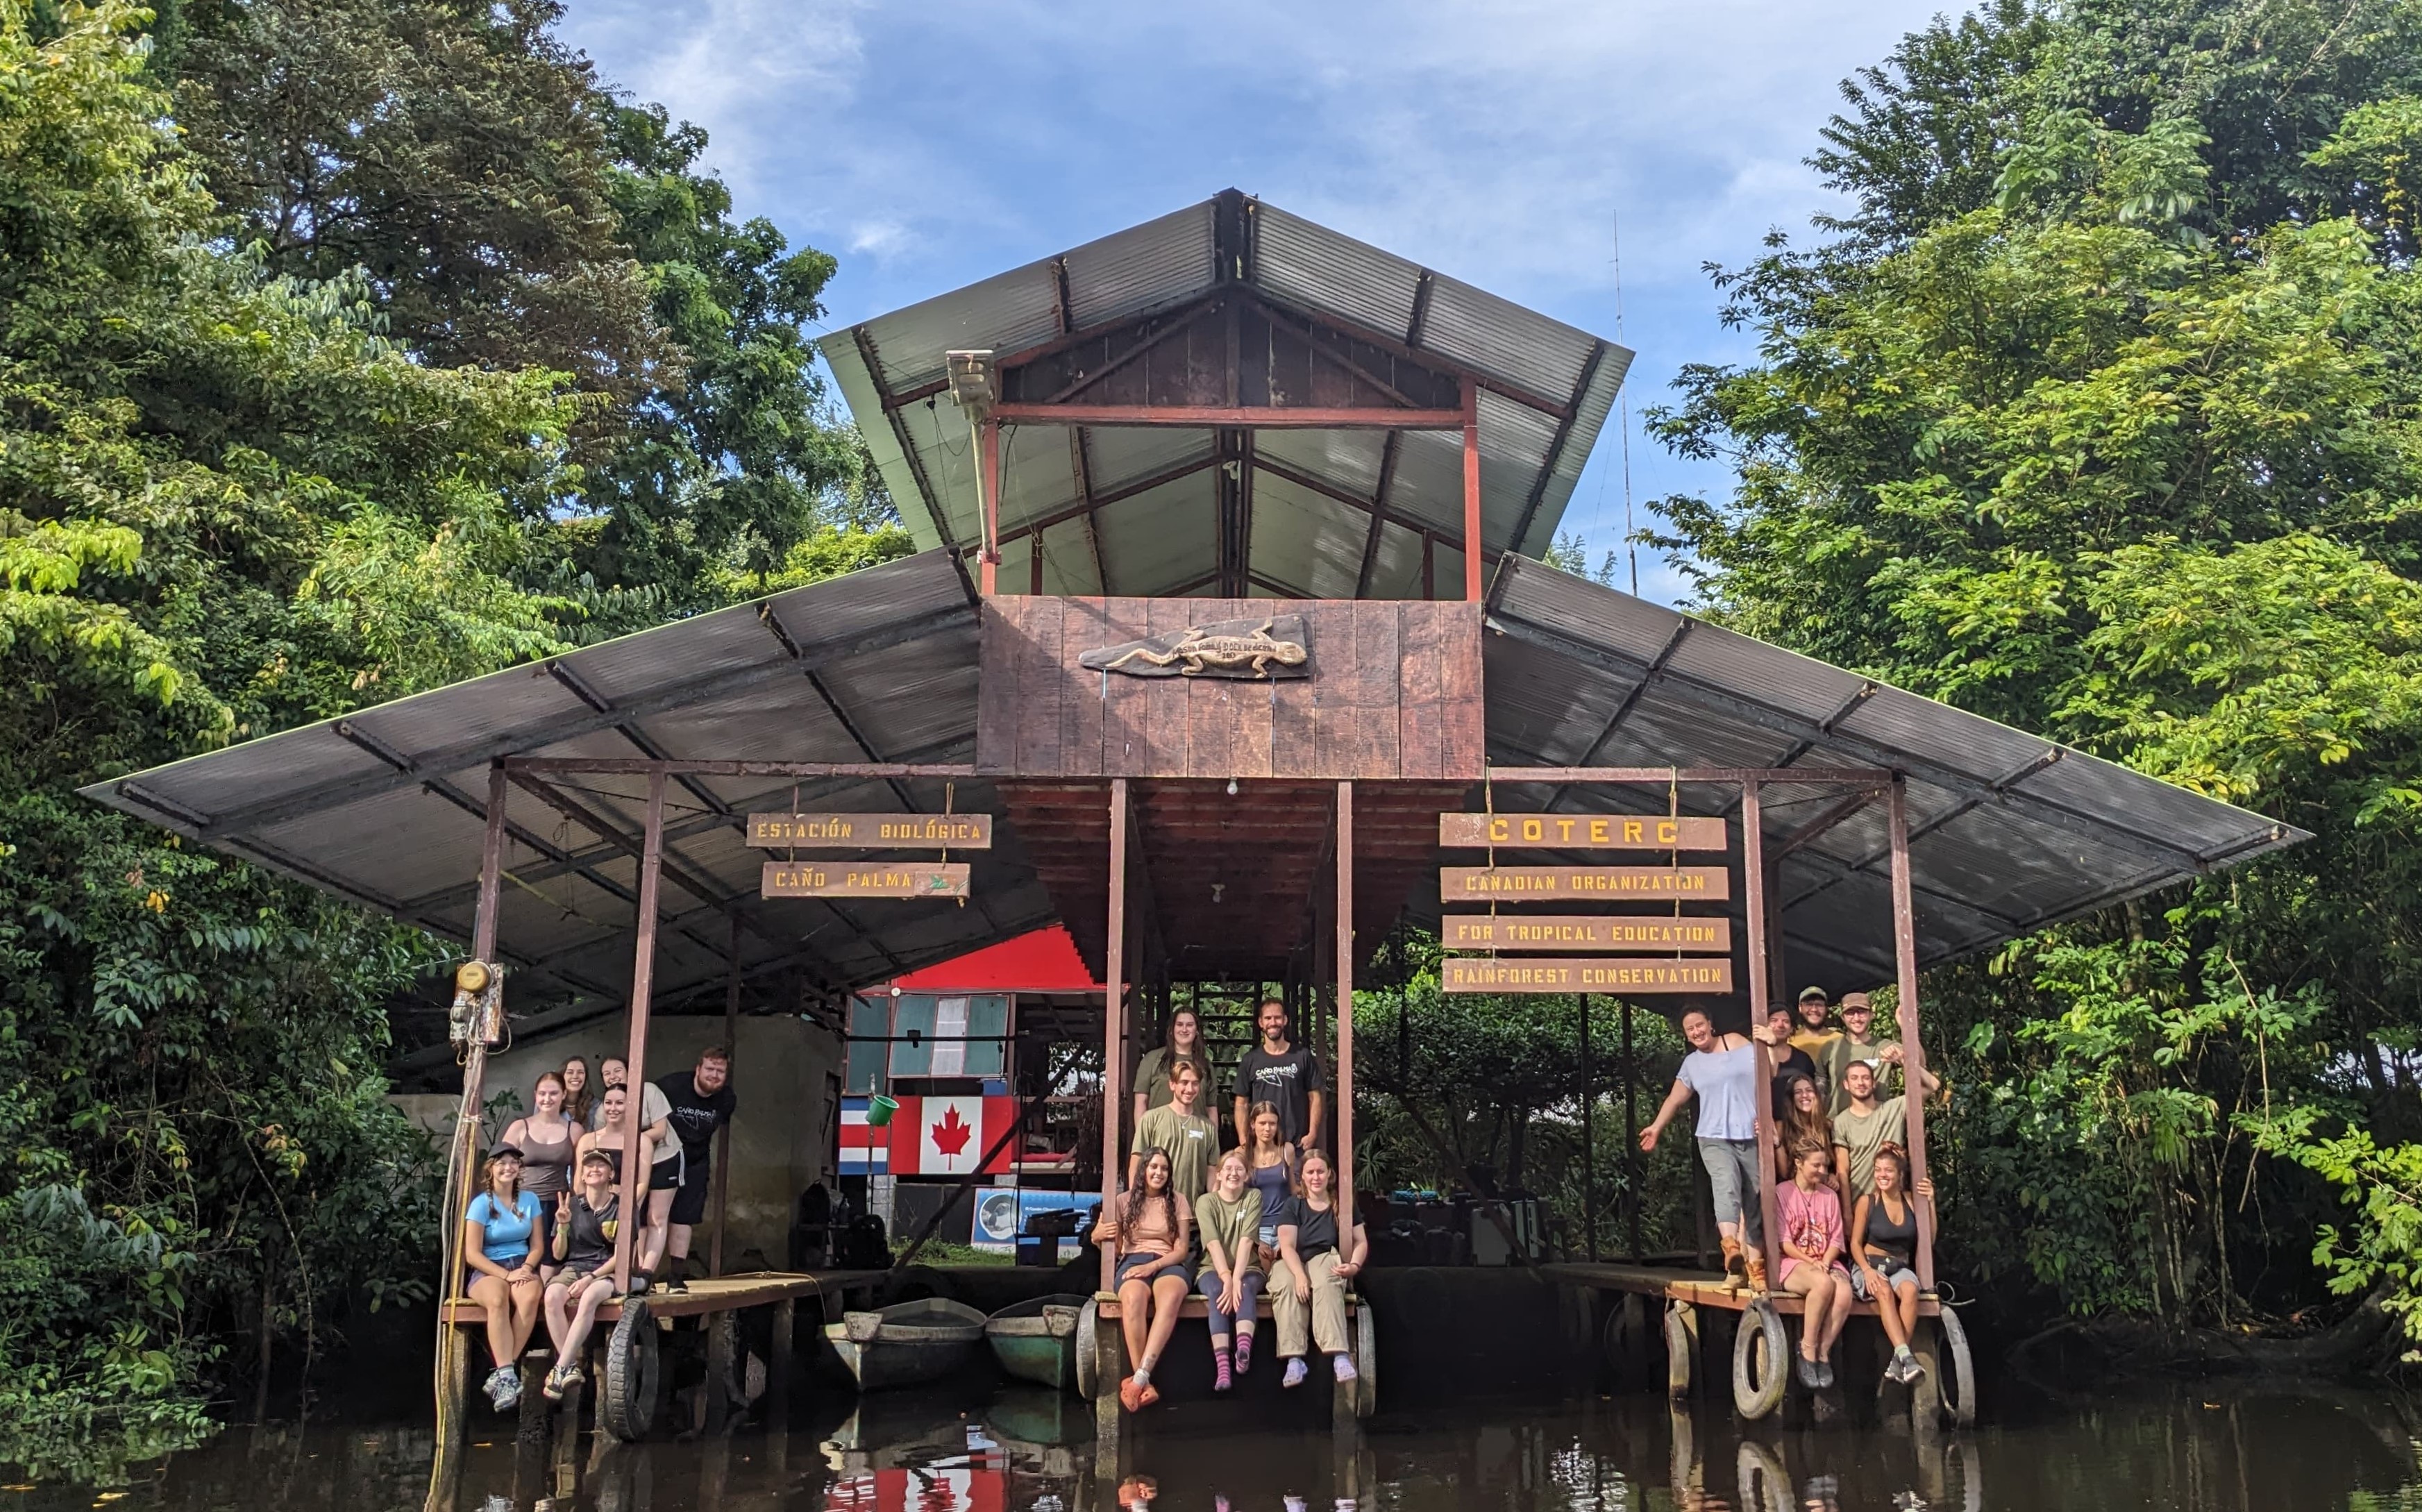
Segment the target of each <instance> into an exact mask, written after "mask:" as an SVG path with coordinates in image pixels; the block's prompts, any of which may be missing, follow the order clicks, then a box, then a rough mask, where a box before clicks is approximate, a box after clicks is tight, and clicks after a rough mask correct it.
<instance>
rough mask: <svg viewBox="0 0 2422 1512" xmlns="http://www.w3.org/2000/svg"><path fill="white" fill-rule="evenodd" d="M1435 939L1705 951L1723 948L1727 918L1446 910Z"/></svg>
mask: <svg viewBox="0 0 2422 1512" xmlns="http://www.w3.org/2000/svg"><path fill="white" fill-rule="evenodd" d="M1439 942H1440V943H1442V944H1443V945H1445V946H1446V948H1447V949H1448V950H1451V951H1711V952H1715V953H1730V952H1731V950H1732V948H1733V921H1731V920H1729V919H1653V918H1649V917H1646V916H1644V915H1640V914H1595V915H1593V914H1448V915H1446V916H1445V917H1444V918H1442V919H1440V920H1439Z"/></svg>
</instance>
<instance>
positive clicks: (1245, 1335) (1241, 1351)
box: [1236, 1329, 1253, 1376]
mask: <svg viewBox="0 0 2422 1512" xmlns="http://www.w3.org/2000/svg"><path fill="white" fill-rule="evenodd" d="M1251 1368H1253V1336H1252V1334H1251V1333H1250V1331H1246V1330H1244V1329H1238V1330H1237V1331H1236V1374H1237V1375H1239V1376H1241V1375H1243V1374H1244V1373H1245V1372H1246V1371H1248V1370H1250V1369H1251Z"/></svg>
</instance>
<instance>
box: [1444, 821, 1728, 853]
mask: <svg viewBox="0 0 2422 1512" xmlns="http://www.w3.org/2000/svg"><path fill="white" fill-rule="evenodd" d="M1725 843H1726V840H1725V836H1724V822H1723V821H1722V819H1686V818H1679V817H1669V816H1667V815H1664V814H1640V815H1631V814H1615V813H1609V814H1578V813H1442V814H1439V844H1441V845H1468V846H1471V847H1473V848H1475V849H1476V848H1478V847H1480V846H1484V845H1514V846H1536V847H1549V848H1552V849H1555V850H1686V851H1720V850H1722V849H1723V848H1724V846H1725Z"/></svg>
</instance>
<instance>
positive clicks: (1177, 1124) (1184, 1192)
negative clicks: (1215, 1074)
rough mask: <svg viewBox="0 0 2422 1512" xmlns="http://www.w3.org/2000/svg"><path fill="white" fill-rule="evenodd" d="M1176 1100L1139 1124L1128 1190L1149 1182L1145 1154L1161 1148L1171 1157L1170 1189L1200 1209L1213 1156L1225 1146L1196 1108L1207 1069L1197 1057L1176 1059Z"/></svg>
mask: <svg viewBox="0 0 2422 1512" xmlns="http://www.w3.org/2000/svg"><path fill="white" fill-rule="evenodd" d="M1169 1092H1170V1098H1171V1100H1170V1101H1168V1102H1166V1103H1163V1104H1161V1105H1160V1106H1159V1107H1158V1108H1156V1109H1153V1110H1151V1111H1150V1112H1147V1113H1145V1114H1144V1115H1143V1117H1142V1118H1140V1119H1139V1120H1138V1121H1137V1123H1136V1132H1135V1150H1134V1153H1133V1154H1131V1155H1129V1156H1128V1157H1127V1189H1128V1190H1129V1191H1133V1190H1135V1189H1136V1186H1137V1184H1138V1183H1139V1182H1140V1181H1142V1180H1143V1160H1144V1154H1145V1152H1147V1151H1150V1150H1160V1151H1163V1152H1165V1153H1166V1154H1167V1155H1168V1156H1169V1187H1170V1189H1171V1190H1172V1191H1174V1192H1175V1193H1177V1195H1178V1198H1179V1200H1180V1201H1182V1202H1184V1203H1185V1204H1186V1210H1187V1212H1189V1213H1190V1212H1192V1211H1193V1210H1194V1199H1195V1198H1197V1197H1200V1196H1202V1195H1203V1189H1204V1188H1205V1187H1207V1186H1209V1185H1210V1173H1211V1158H1212V1157H1213V1156H1214V1155H1216V1154H1218V1153H1219V1129H1218V1128H1217V1127H1215V1126H1213V1125H1212V1122H1211V1120H1209V1119H1207V1118H1205V1117H1203V1115H1202V1114H1201V1113H1199V1112H1197V1111H1195V1105H1196V1103H1197V1102H1198V1101H1199V1100H1200V1099H1201V1097H1202V1095H1203V1068H1202V1067H1201V1066H1199V1065H1196V1064H1195V1063H1193V1062H1191V1061H1172V1062H1171V1063H1170V1067H1169Z"/></svg>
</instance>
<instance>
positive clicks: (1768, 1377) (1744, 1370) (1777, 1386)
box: [1733, 1297, 1791, 1423]
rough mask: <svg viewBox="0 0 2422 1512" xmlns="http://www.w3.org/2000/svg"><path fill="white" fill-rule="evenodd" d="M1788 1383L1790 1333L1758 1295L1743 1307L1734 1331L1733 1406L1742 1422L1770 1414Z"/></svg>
mask: <svg viewBox="0 0 2422 1512" xmlns="http://www.w3.org/2000/svg"><path fill="white" fill-rule="evenodd" d="M1761 1356H1763V1359H1761V1358H1760V1357H1761ZM1790 1385H1791V1335H1790V1333H1789V1332H1788V1331H1786V1330H1785V1328H1784V1326H1783V1315H1782V1314H1780V1313H1778V1312H1776V1311H1775V1310H1774V1304H1773V1303H1772V1302H1770V1301H1769V1300H1767V1299H1765V1298H1763V1297H1761V1298H1759V1299H1757V1300H1755V1301H1754V1302H1752V1303H1750V1304H1749V1306H1748V1307H1747V1308H1745V1309H1743V1310H1742V1312H1741V1315H1740V1327H1739V1328H1738V1329H1736V1330H1735V1331H1734V1332H1733V1410H1734V1411H1736V1412H1738V1413H1739V1414H1740V1418H1741V1421H1742V1422H1744V1423H1754V1422H1756V1421H1757V1420H1758V1419H1760V1418H1763V1417H1768V1416H1770V1415H1772V1413H1773V1411H1774V1410H1775V1409H1776V1408H1778V1407H1781V1406H1782V1405H1783V1394H1784V1393H1785V1391H1786V1390H1788V1389H1789V1387H1790Z"/></svg>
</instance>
